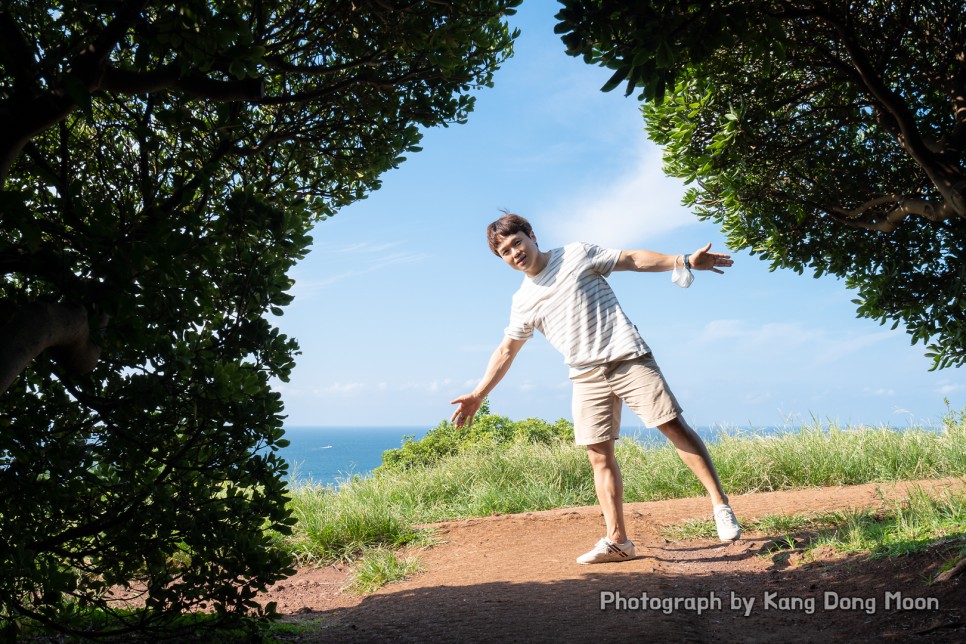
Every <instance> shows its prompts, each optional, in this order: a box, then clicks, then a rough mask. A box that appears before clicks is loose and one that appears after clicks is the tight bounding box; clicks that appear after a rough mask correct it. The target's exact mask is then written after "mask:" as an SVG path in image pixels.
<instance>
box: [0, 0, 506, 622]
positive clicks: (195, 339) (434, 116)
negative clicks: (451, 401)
mask: <svg viewBox="0 0 966 644" xmlns="http://www.w3.org/2000/svg"><path fill="white" fill-rule="evenodd" d="M516 4H518V0H474V1H472V2H439V3H410V2H395V1H392V0H390V1H384V0H378V1H376V0H373V1H368V0H361V1H358V0H357V1H355V2H341V1H332V2H314V3H304V2H296V1H294V0H261V1H259V2H234V1H233V2H228V1H227V0H213V1H212V0H205V1H202V0H189V1H187V2H176V3H175V2H164V3H158V2H156V3H148V4H145V3H136V2H135V3H118V2H108V1H106V0H101V1H93V2H51V1H36V2H35V1H31V2H27V1H16V2H5V3H4V4H3V8H2V9H0V32H2V33H3V43H2V44H0V131H2V136H0V212H2V223H0V273H2V274H3V275H4V279H3V280H2V281H0V326H3V325H5V324H7V322H8V319H11V317H12V316H15V315H16V312H18V311H21V310H23V309H24V308H25V307H28V306H29V305H30V304H31V303H34V302H49V303H57V304H70V305H74V306H78V307H82V308H83V310H84V311H86V313H87V316H88V319H89V320H90V322H91V324H90V327H91V328H90V332H91V335H90V339H91V340H92V341H93V342H94V343H95V344H96V345H97V346H99V347H100V349H101V353H100V359H99V360H98V362H97V364H96V367H95V368H94V370H93V371H92V372H89V373H81V372H80V371H76V370H74V369H72V368H71V367H70V366H69V365H68V364H66V363H65V362H64V361H62V360H61V359H60V357H59V354H58V352H56V351H47V352H45V353H43V354H41V355H40V356H39V357H37V358H36V359H35V360H33V362H31V363H30V365H29V367H28V368H27V369H26V370H25V371H23V372H22V373H20V375H19V377H18V378H17V379H16V380H15V381H14V383H13V385H12V386H11V387H10V388H9V389H7V390H6V391H5V392H3V393H2V395H0V521H2V524H3V530H2V534H0V631H2V629H5V628H8V627H9V628H14V627H15V626H16V625H18V624H23V623H25V622H33V623H36V624H41V625H45V626H47V627H49V628H53V629H60V630H64V631H68V632H74V633H78V634H80V635H82V636H86V635H95V634H98V635H105V634H111V633H123V632H128V631H133V630H141V629H147V628H158V629H160V628H165V627H167V628H172V629H173V628H177V622H176V619H175V618H176V616H177V615H178V614H181V613H184V612H187V611H189V610H193V609H197V608H199V607H200V606H201V605H202V604H204V606H206V607H207V608H209V609H211V610H213V611H214V614H215V615H216V616H219V617H223V618H228V617H234V616H238V615H242V614H260V613H261V612H262V611H261V608H260V607H259V605H258V604H257V603H256V602H254V600H253V597H254V595H255V594H256V593H257V592H258V591H259V589H262V588H264V587H265V586H267V585H268V584H269V583H271V582H273V581H274V580H277V579H278V578H280V577H282V576H284V575H286V574H288V571H289V570H290V564H291V557H290V554H289V553H288V552H287V551H286V550H284V549H282V548H279V547H278V544H277V539H278V537H279V535H286V534H288V533H289V532H290V531H291V525H292V523H293V521H294V519H293V518H292V516H291V511H290V509H289V508H288V506H287V503H286V500H287V490H286V485H285V483H284V478H283V477H284V475H285V472H286V469H287V465H286V464H285V463H284V462H283V461H282V460H281V459H280V458H279V457H278V455H277V449H278V448H279V447H282V446H284V445H285V439H284V438H283V431H282V423H283V419H284V414H283V408H282V404H281V400H280V395H279V394H278V393H277V392H276V391H273V388H272V386H271V383H272V382H273V381H276V380H278V381H283V382H284V381H286V380H287V378H288V375H289V373H290V372H291V369H292V367H293V365H294V356H295V355H296V354H297V344H296V342H295V341H294V340H292V339H291V338H288V337H286V336H284V335H283V334H281V333H280V332H279V331H278V329H277V328H275V326H274V324H273V323H272V322H271V316H275V315H281V314H282V313H283V310H284V307H285V306H286V305H287V304H288V303H290V302H291V299H292V296H291V295H290V293H289V291H290V289H291V287H292V281H291V279H290V278H289V277H288V272H289V270H290V269H291V267H292V266H293V265H294V263H295V262H296V261H298V260H299V259H301V258H302V257H304V255H305V254H306V253H307V252H308V248H309V245H310V243H311V238H310V237H309V232H310V229H311V226H312V225H313V224H314V223H315V222H317V221H318V220H320V219H325V218H326V217H328V216H330V215H332V214H334V213H335V212H337V210H338V209H339V208H340V207H342V206H344V205H346V204H348V203H351V202H353V201H355V200H357V199H361V198H364V197H365V196H366V195H367V194H368V193H369V192H370V191H372V190H375V189H377V188H378V187H379V181H380V179H379V178H380V176H381V174H382V173H383V172H385V171H386V170H389V169H391V168H393V167H396V166H397V165H398V164H399V163H400V162H401V161H402V160H403V159H404V156H403V155H404V154H406V153H408V152H415V151H417V150H418V149H419V147H418V143H419V140H420V137H421V133H420V132H421V129H422V128H427V127H432V126H435V125H445V124H447V123H453V122H461V121H464V120H465V119H466V118H467V115H468V113H469V112H470V110H471V109H472V107H473V96H472V94H473V92H475V91H477V90H479V89H480V88H482V87H485V86H488V85H490V84H491V82H492V75H493V72H494V70H495V69H496V68H497V66H498V65H499V64H500V63H501V62H502V61H503V60H504V59H505V58H506V57H507V56H508V55H510V52H511V45H512V40H513V38H514V36H515V34H512V33H510V31H509V30H508V28H507V26H506V24H505V22H504V21H503V16H504V15H505V14H506V13H509V12H512V10H513V9H512V8H513V7H514V6H515V5H516ZM39 330H40V331H45V329H39ZM53 330H56V329H52V331H53ZM9 341H10V334H8V333H6V332H5V333H0V357H4V358H6V357H7V356H9V355H10V354H9V353H8V349H9V347H8V346H7V344H4V343H5V342H7V343H9ZM129 581H137V582H140V583H143V584H145V586H146V588H147V591H146V595H145V596H144V599H145V600H146V606H145V608H144V609H141V610H135V611H128V610H125V609H123V607H118V606H116V604H113V603H111V602H110V601H109V599H108V594H107V591H108V589H109V588H110V587H111V586H113V585H116V584H122V585H123V584H126V583H128V582H129ZM75 610H77V611H89V610H95V611H103V614H105V615H108V616H110V617H111V619H110V620H107V621H104V622H99V623H97V624H93V623H89V624H88V625H87V626H84V625H80V626H79V625H78V624H77V622H76V621H75V620H71V619H68V616H69V614H70V613H71V612H72V611H75ZM268 612H269V613H270V612H271V610H269V611H268Z"/></svg>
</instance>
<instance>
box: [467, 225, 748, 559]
mask: <svg viewBox="0 0 966 644" xmlns="http://www.w3.org/2000/svg"><path fill="white" fill-rule="evenodd" d="M487 240H488V242H489V245H490V249H491V250H492V251H493V252H494V253H495V254H496V255H497V256H498V257H501V258H502V259H503V260H504V261H505V262H506V263H507V264H509V265H510V267H511V268H514V269H516V270H518V271H522V272H523V273H524V274H525V275H526V277H525V278H524V280H523V284H522V285H521V286H520V289H519V290H518V291H517V292H516V294H514V296H513V305H512V307H511V312H510V324H509V326H508V327H507V328H506V330H505V332H504V333H505V335H504V338H503V341H502V342H501V343H500V346H499V347H497V349H496V351H494V352H493V355H492V356H491V357H490V362H489V364H488V365H487V368H486V373H485V374H484V375H483V379H482V380H481V381H480V383H479V385H477V387H476V389H474V390H473V391H472V392H470V393H468V394H466V395H464V396H460V397H459V398H456V399H455V400H453V401H452V404H455V405H459V406H458V407H457V408H456V411H455V412H453V416H452V418H451V419H450V420H451V422H453V423H455V424H456V426H457V427H463V426H464V425H467V426H468V425H471V424H472V423H473V416H474V415H475V414H476V412H477V411H478V410H479V408H480V404H481V403H482V402H483V399H484V398H485V397H486V396H487V395H488V394H489V393H490V392H491V391H492V390H493V388H494V387H496V385H497V383H499V382H500V380H502V378H503V376H505V375H506V373H507V371H508V370H509V369H510V365H511V364H512V363H513V359H514V358H515V357H516V355H517V353H518V352H519V351H520V349H521V348H522V347H523V345H524V343H525V342H526V341H527V340H528V339H529V338H531V337H532V336H533V329H537V330H538V331H540V332H541V333H543V334H544V335H545V336H546V338H547V340H549V341H550V343H551V344H552V345H553V346H554V348H555V349H557V350H558V351H560V352H561V353H562V354H563V356H564V360H565V362H566V363H567V364H568V365H569V367H570V379H571V380H572V381H573V416H574V436H575V439H576V442H577V444H578V445H583V446H585V447H586V449H587V456H588V457H589V458H590V463H591V465H592V467H593V470H594V487H595V489H596V491H597V500H598V501H599V502H600V507H601V510H602V511H603V514H604V522H605V523H606V526H607V535H606V536H605V537H604V538H602V539H601V540H600V541H598V542H597V544H596V545H595V546H594V548H593V549H591V550H590V551H589V552H587V553H585V554H583V555H581V556H580V557H578V558H577V563H581V564H590V563H602V562H607V561H623V560H627V559H633V558H634V557H635V550H634V544H633V543H632V542H631V541H630V539H628V537H627V533H626V531H625V528H624V510H623V493H624V491H623V481H622V478H621V472H620V468H619V467H618V464H617V460H616V459H615V457H614V443H615V441H616V440H617V438H618V436H619V434H620V415H621V402H622V401H623V402H626V403H627V405H628V406H629V407H630V408H631V409H632V410H633V411H634V413H636V414H637V415H638V416H640V418H641V420H643V421H644V422H645V424H647V425H648V426H651V427H657V428H658V429H659V430H661V432H662V433H663V434H664V435H665V436H667V437H668V438H669V439H670V440H671V442H672V443H673V444H674V447H675V448H676V449H677V453H678V455H679V456H680V457H681V459H682V460H683V461H684V463H685V464H686V465H687V466H688V467H689V468H690V469H691V471H692V472H694V474H695V475H696V476H697V477H698V480H700V481H701V483H702V484H703V485H704V487H705V489H706V490H707V491H708V494H709V495H710V496H711V502H712V511H713V515H714V519H715V524H716V526H717V530H718V537H719V538H720V539H721V540H722V541H733V540H735V539H737V538H738V537H739V536H740V535H741V530H740V528H739V526H738V522H737V520H736V519H735V515H734V512H732V510H731V507H730V506H729V505H728V497H727V496H725V494H724V491H723V490H722V489H721V482H720V481H719V480H718V474H717V472H716V471H715V468H714V465H713V464H712V463H711V457H710V456H709V455H708V450H707V448H706V447H705V445H704V443H703V442H702V441H701V438H700V437H699V436H698V435H697V434H696V433H695V432H694V430H693V429H691V428H690V427H689V426H688V424H687V423H686V422H685V421H684V418H683V417H682V416H681V407H680V406H679V405H678V403H677V400H675V398H674V395H673V394H672V393H671V390H670V389H669V388H668V386H667V383H666V382H665V380H664V377H663V376H662V375H661V370H660V369H659V368H658V366H657V363H656V362H655V361H654V358H653V356H652V355H651V350H650V349H649V348H648V346H647V344H645V343H644V340H643V339H642V338H641V336H640V334H639V333H638V331H637V327H635V326H634V325H633V324H632V323H631V322H630V320H629V319H628V318H627V316H626V315H625V314H624V312H623V311H622V310H621V307H620V304H619V303H618V302H617V298H616V297H615V295H614V292H613V291H612V290H611V288H610V286H609V285H608V284H607V281H606V280H605V279H604V278H605V277H607V276H608V275H610V273H611V271H649V272H656V271H674V276H673V280H674V281H675V283H677V284H679V285H680V286H688V285H690V283H691V282H690V279H691V268H694V269H697V270H710V271H713V272H715V273H723V272H724V271H722V270H721V269H722V268H726V267H728V266H731V265H732V263H733V262H732V261H731V259H730V256H729V255H722V254H719V253H711V252H709V251H710V249H711V244H708V245H707V246H705V247H704V248H701V249H699V250H697V251H695V252H694V253H692V254H690V255H665V254H663V253H655V252H652V251H647V250H631V251H627V250H624V251H620V250H611V249H605V248H601V247H599V246H595V245H593V244H585V243H581V242H577V243H573V244H568V245H567V246H564V247H563V248H555V249H553V250H549V251H541V250H540V248H539V246H538V245H537V237H536V235H535V234H534V233H533V229H532V228H531V226H530V223H529V222H528V221H527V220H526V219H524V218H523V217H520V216H518V215H513V214H506V215H505V216H503V217H501V218H500V219H498V220H496V221H495V222H493V223H492V224H490V225H489V227H488V228H487Z"/></svg>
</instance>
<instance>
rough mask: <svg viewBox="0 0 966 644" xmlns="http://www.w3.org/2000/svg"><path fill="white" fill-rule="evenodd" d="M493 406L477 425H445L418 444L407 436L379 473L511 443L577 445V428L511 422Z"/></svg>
mask: <svg viewBox="0 0 966 644" xmlns="http://www.w3.org/2000/svg"><path fill="white" fill-rule="evenodd" d="M488 412H489V405H486V407H485V408H484V407H481V408H480V412H479V413H478V414H477V416H476V419H475V420H474V421H473V424H472V425H470V426H469V427H463V428H458V427H456V425H453V424H451V423H449V422H448V421H445V420H444V421H443V422H441V423H440V424H439V425H437V426H436V427H434V428H433V429H431V430H429V431H428V432H427V433H426V435H425V436H424V437H423V438H421V439H420V440H418V441H415V440H413V437H412V436H407V437H406V438H405V439H404V441H403V444H402V447H400V448H398V449H390V450H386V451H385V452H383V453H382V465H380V466H379V467H378V468H376V473H382V472H386V471H391V470H395V469H399V468H407V467H413V466H416V465H431V464H433V463H436V462H438V461H440V460H441V459H443V458H445V457H447V456H452V455H454V454H459V453H460V452H462V451H464V450H466V449H469V448H478V447H495V446H500V445H506V444H508V443H541V444H551V443H556V442H560V441H573V438H574V425H573V423H572V422H571V421H569V420H566V419H564V418H561V419H559V420H557V422H555V423H553V424H550V423H548V422H547V421H545V420H540V419H539V418H527V419H525V420H520V421H516V422H514V421H511V420H510V419H509V418H507V417H506V416H497V415H494V414H490V413H488Z"/></svg>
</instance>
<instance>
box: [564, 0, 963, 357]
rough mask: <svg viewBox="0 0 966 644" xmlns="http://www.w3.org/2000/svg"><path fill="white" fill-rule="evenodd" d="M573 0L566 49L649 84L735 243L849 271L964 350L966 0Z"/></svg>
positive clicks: (865, 290)
mask: <svg viewBox="0 0 966 644" xmlns="http://www.w3.org/2000/svg"><path fill="white" fill-rule="evenodd" d="M562 3H563V5H564V9H563V10H561V12H560V14H558V18H559V19H560V21H561V22H560V24H559V25H558V32H560V33H562V34H564V36H563V39H564V42H565V43H566V44H567V46H568V51H569V52H570V53H572V54H573V55H583V56H584V59H585V60H587V61H588V62H593V63H598V64H600V65H604V66H607V67H609V68H612V69H614V70H615V75H614V79H612V82H611V83H609V84H608V85H607V86H606V87H605V89H609V88H610V87H612V86H615V85H616V84H617V82H618V81H622V80H626V81H627V84H628V91H629V92H630V91H632V90H633V89H634V88H636V87H640V88H642V94H641V98H642V99H644V100H647V101H649V103H648V104H647V105H645V107H644V117H645V122H646V125H647V130H648V133H649V136H650V137H651V138H652V139H653V140H654V141H656V142H657V143H659V144H660V145H663V146H665V171H666V172H667V173H668V174H670V175H671V176H675V177H679V178H682V179H684V180H685V181H686V182H688V183H691V184H692V188H691V189H690V190H689V191H688V193H687V196H686V198H685V202H686V204H687V205H689V206H692V207H694V208H695V210H696V212H697V214H698V216H699V217H701V218H702V219H710V220H713V221H715V222H716V223H717V224H719V225H720V226H721V228H722V230H723V231H724V232H725V234H726V235H727V238H728V245H729V246H730V247H731V248H734V249H747V250H748V251H749V252H750V253H751V254H752V255H758V256H761V258H762V259H765V260H767V261H769V262H770V264H771V267H772V269H773V270H774V269H778V268H789V269H792V270H795V271H797V272H798V273H804V272H805V271H806V270H808V271H810V272H812V273H813V274H814V275H815V277H820V276H822V275H825V274H831V275H836V276H838V277H841V278H843V279H844V280H845V284H846V286H848V287H849V288H850V289H854V290H856V291H857V293H858V297H857V298H856V299H855V300H854V302H855V304H856V305H857V313H858V315H859V316H860V317H867V318H871V319H875V320H879V321H880V322H881V323H886V322H892V323H893V328H895V326H897V325H898V324H899V323H902V324H904V325H905V327H906V328H907V330H908V332H909V334H910V335H911V339H912V341H913V343H916V342H920V341H922V342H924V343H927V342H931V344H929V345H928V348H927V355H928V356H929V357H931V358H932V359H933V368H944V367H949V366H959V365H962V364H964V363H966V316H964V314H963V311H964V302H966V299H964V289H966V255H964V253H966V121H963V119H962V118H960V117H957V116H954V115H955V114H957V113H961V112H962V109H963V98H962V92H961V91H950V90H949V88H950V87H957V88H962V87H964V85H966V71H964V68H963V65H962V62H961V61H962V60H963V58H964V56H966V44H964V43H966V21H963V19H962V15H963V4H962V2H961V1H960V0H930V1H929V2H921V3H912V4H908V3H906V4H902V3H895V2H892V1H891V0H863V1H861V2H853V3H832V4H828V3H826V4H824V5H823V4H811V5H800V3H793V2H770V1H769V2H766V1H764V0H760V1H759V0H756V1H753V2H745V1H738V0H714V1H711V2H705V3H694V2H686V1H684V0H649V1H646V2H620V1H615V0H595V1H587V0H562ZM884 43H888V46H883V44H884Z"/></svg>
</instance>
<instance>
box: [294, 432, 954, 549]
mask: <svg viewBox="0 0 966 644" xmlns="http://www.w3.org/2000/svg"><path fill="white" fill-rule="evenodd" d="M709 451H710V452H711V455H712V459H713V461H714V463H715V465H716V467H717V469H718V473H719V475H720V477H721V480H722V483H723V485H724V487H725V489H726V491H727V492H728V493H730V494H740V493H746V492H756V491H765V490H782V489H791V488H802V487H810V486H829V485H846V484H857V483H867V482H873V481H894V480H903V479H906V480H909V479H925V478H940V477H947V476H963V475H964V474H966V418H964V417H962V415H961V416H960V417H959V418H958V420H957V421H956V422H949V423H947V424H946V427H945V429H944V430H943V431H940V432H933V431H929V430H913V429H907V430H903V431H895V430H890V429H869V428H845V429H840V428H837V427H831V428H828V429H824V428H821V427H818V426H812V427H804V428H802V429H801V430H800V431H798V432H795V433H788V434H784V435H781V436H776V437H763V436H757V435H745V436H737V437H728V436H724V437H722V438H721V439H720V440H718V441H716V442H714V443H712V444H711V445H709ZM617 455H618V461H619V463H620V464H621V469H622V472H623V475H624V496H625V500H627V501H649V500H657V499H668V498H679V497H686V496H696V495H702V494H704V493H705V492H704V489H703V488H702V487H701V486H700V484H699V483H698V482H697V480H696V479H695V477H694V476H693V474H691V472H690V471H689V470H688V469H687V468H686V467H685V466H684V464H683V463H682V462H681V460H680V459H679V458H678V456H677V454H676V453H675V450H674V448H673V447H672V446H671V445H670V444H666V445H661V446H653V445H649V446H645V445H641V444H639V443H635V442H633V441H620V442H619V443H618V447H617ZM596 502H597V501H596V496H595V493H594V488H593V478H592V473H591V469H590V465H589V463H588V461H587V457H586V455H585V454H584V450H582V449H581V448H578V447H576V446H574V445H572V444H570V443H565V442H562V441H556V442H552V443H550V444H530V443H510V444H507V445H501V446H492V445H481V446H478V447H475V448H471V449H466V450H464V451H462V452H460V453H458V454H455V455H452V456H449V457H447V458H444V459H442V460H440V461H439V462H438V463H435V464H432V465H427V466H418V467H410V468H407V469H400V470H392V471H387V472H382V473H380V474H378V475H376V476H372V477H355V478H353V479H351V480H348V481H346V482H345V483H344V484H343V485H342V486H341V487H340V488H338V490H336V489H335V488H334V487H319V486H295V487H294V489H293V491H292V504H293V506H294V510H295V513H296V516H297V517H298V524H297V525H296V526H295V532H294V534H293V535H292V536H291V537H286V538H283V539H282V540H283V542H285V543H286V544H287V545H288V547H290V548H291V549H292V550H293V551H294V552H295V553H296V555H298V556H299V557H301V558H302V559H303V560H304V559H309V560H318V561H334V560H347V559H351V558H352V557H353V556H354V555H355V554H356V553H358V552H360V551H362V550H363V549H364V548H370V547H378V546H382V545H388V546H399V545H405V544H409V543H414V542H418V541H419V540H420V539H423V538H425V537H424V536H423V535H422V533H421V531H420V530H419V529H418V528H417V527H416V526H417V525H418V524H420V523H429V522H435V521H442V520H448V519H457V518H465V517H474V516H487V515H492V514H495V513H512V512H526V511H533V510H545V509H551V508H560V507H568V506H580V505H592V504H595V503H596Z"/></svg>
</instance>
